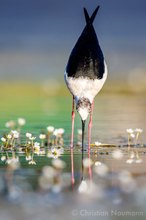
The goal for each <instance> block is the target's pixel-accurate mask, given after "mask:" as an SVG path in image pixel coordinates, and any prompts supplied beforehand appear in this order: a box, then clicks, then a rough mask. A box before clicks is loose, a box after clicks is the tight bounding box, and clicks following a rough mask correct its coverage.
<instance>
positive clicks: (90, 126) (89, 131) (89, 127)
mask: <svg viewBox="0 0 146 220" xmlns="http://www.w3.org/2000/svg"><path fill="white" fill-rule="evenodd" d="M93 107H94V102H92V105H91V113H90V121H89V124H88V159H89V178H90V179H92V171H91V164H90V143H91V128H92V114H93Z"/></svg>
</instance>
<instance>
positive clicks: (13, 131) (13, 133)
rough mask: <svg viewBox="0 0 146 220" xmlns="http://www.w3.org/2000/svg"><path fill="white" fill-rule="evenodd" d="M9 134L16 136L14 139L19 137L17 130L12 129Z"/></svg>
mask: <svg viewBox="0 0 146 220" xmlns="http://www.w3.org/2000/svg"><path fill="white" fill-rule="evenodd" d="M11 134H12V135H13V137H14V138H16V139H17V138H19V132H18V131H16V130H12V131H11Z"/></svg>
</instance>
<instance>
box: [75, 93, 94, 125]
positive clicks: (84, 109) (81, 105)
mask: <svg viewBox="0 0 146 220" xmlns="http://www.w3.org/2000/svg"><path fill="white" fill-rule="evenodd" d="M76 109H77V112H78V113H79V115H80V116H81V119H82V120H83V121H85V120H86V119H87V117H88V115H89V113H90V112H91V102H90V101H89V99H87V98H84V97H82V98H80V99H79V100H78V101H77V105H76Z"/></svg>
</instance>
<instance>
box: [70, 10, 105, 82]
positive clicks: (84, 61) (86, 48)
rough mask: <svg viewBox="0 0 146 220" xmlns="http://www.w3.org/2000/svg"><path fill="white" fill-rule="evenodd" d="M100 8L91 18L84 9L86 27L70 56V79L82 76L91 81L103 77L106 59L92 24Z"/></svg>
mask: <svg viewBox="0 0 146 220" xmlns="http://www.w3.org/2000/svg"><path fill="white" fill-rule="evenodd" d="M98 8H99V7H98ZM98 8H97V9H96V10H95V11H94V13H93V15H92V16H91V17H89V15H88V13H87V11H86V9H84V12H85V18H86V26H85V28H84V30H83V32H82V34H81V35H80V37H79V39H78V41H77V43H76V44H75V46H74V48H73V50H72V52H71V54H70V57H69V60H68V64H67V67H66V72H67V74H68V77H74V78H78V77H81V76H82V77H88V78H90V79H102V77H103V74H104V57H103V53H102V51H101V48H100V46H99V43H98V39H97V36H96V33H95V30H94V27H93V24H92V23H93V20H94V18H95V16H96V13H97V11H98ZM95 12H96V13H95Z"/></svg>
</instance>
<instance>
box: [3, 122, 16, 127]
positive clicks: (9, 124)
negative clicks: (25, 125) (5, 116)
mask: <svg viewBox="0 0 146 220" xmlns="http://www.w3.org/2000/svg"><path fill="white" fill-rule="evenodd" d="M5 126H6V128H13V127H14V126H15V122H14V121H8V122H6V124H5Z"/></svg>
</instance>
